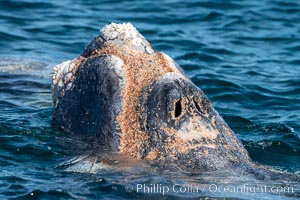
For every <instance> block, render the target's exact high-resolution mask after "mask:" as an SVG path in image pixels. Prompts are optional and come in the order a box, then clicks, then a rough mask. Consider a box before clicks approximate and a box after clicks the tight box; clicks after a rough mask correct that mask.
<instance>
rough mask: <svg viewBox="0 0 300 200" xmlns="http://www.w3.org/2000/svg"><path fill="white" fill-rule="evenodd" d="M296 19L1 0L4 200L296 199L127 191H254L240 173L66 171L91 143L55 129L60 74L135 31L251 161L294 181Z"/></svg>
mask: <svg viewBox="0 0 300 200" xmlns="http://www.w3.org/2000/svg"><path fill="white" fill-rule="evenodd" d="M299 21H300V2H299V1H296V0H245V1H233V0H228V1H227V0H226V1H225V0H224V1H222V0H203V1H195V0H190V1H177V0H163V1H150V0H149V1H148V0H147V1H113V0H111V1H110V0H103V1H100V0H76V1H73V0H61V1H57V0H47V1H46V0H1V1H0V47H1V48H0V199H191V198H193V199H299V198H300V187H299V179H298V182H297V180H296V182H295V181H294V182H293V185H294V186H295V188H293V189H294V191H293V192H285V194H281V193H276V194H275V193H270V192H260V193H255V194H254V193H251V192H242V193H234V192H231V193H230V192H221V193H219V192H214V188H211V190H207V188H206V190H205V191H201V192H188V191H186V192H173V193H172V192H168V193H166V194H162V193H161V192H152V193H151V192H144V193H143V192H137V191H136V190H134V191H130V189H131V188H130V187H133V189H136V188H134V187H135V186H136V184H147V185H148V186H151V185H150V184H161V185H160V186H165V187H169V188H171V186H172V185H174V184H187V183H193V184H195V185H196V186H198V188H200V189H201V188H202V189H204V186H203V185H206V186H209V185H207V184H215V185H218V184H221V183H222V184H223V185H224V184H226V183H227V184H233V183H236V184H238V185H243V184H249V182H247V181H250V180H248V178H249V177H246V176H245V177H244V176H242V175H241V174H239V173H237V174H230V173H227V172H223V173H222V172H210V173H204V174H189V173H183V172H182V173H181V172H177V173H173V172H172V173H170V172H166V171H164V169H159V167H156V166H147V165H146V164H145V163H135V162H139V161H134V160H130V158H123V161H122V162H121V163H122V165H117V164H116V163H113V164H112V166H115V167H113V168H112V169H111V170H107V169H105V170H100V172H99V173H96V174H90V173H72V172H67V171H65V170H62V169H61V168H60V167H57V166H59V165H60V164H61V163H63V162H65V161H66V160H68V159H71V158H73V157H75V156H78V155H81V154H83V153H85V152H84V151H85V147H86V146H88V144H86V143H84V141H80V140H79V139H76V138H71V137H70V136H68V135H65V134H63V133H58V132H55V131H54V130H52V128H51V115H52V112H53V105H52V100H51V89H50V84H51V78H50V74H51V73H52V66H53V65H55V64H57V63H60V62H62V61H64V60H68V59H72V58H74V57H76V56H78V55H79V54H80V53H81V52H82V50H83V48H84V47H85V46H86V45H87V44H88V43H89V42H90V41H91V40H92V39H93V38H94V37H95V36H97V35H98V33H99V32H98V31H99V29H100V28H101V27H103V26H104V25H106V24H108V23H110V22H119V23H120V22H131V23H133V24H134V26H136V27H137V29H138V30H139V31H140V32H141V33H142V34H143V35H144V36H145V37H146V38H147V39H148V41H149V42H150V43H151V44H152V46H153V47H154V48H155V49H156V50H157V51H164V52H165V53H167V54H168V55H170V56H171V57H173V58H174V59H175V61H176V62H178V63H179V64H180V65H181V66H182V67H183V68H184V70H185V71H186V73H187V74H188V76H189V77H190V78H191V79H192V81H193V82H194V83H195V84H196V85H197V86H199V87H200V88H201V89H202V90H203V91H204V92H205V93H206V95H207V96H208V97H209V98H210V100H211V101H212V103H213V105H214V107H215V108H216V110H217V111H218V112H219V113H220V114H221V115H222V116H223V117H224V119H225V121H226V122H227V123H228V124H229V126H230V127H231V128H232V129H233V131H234V132H235V134H236V135H237V137H238V138H239V139H240V140H241V141H242V143H243V144H244V145H245V147H246V149H247V150H248V152H249V154H250V156H251V158H252V159H253V161H254V162H256V163H258V164H263V165H268V166H271V167H272V168H275V169H278V170H281V171H286V172H289V173H291V174H292V175H296V174H299V171H300V23H299ZM79 147H80V148H79ZM118 159H119V160H122V158H116V160H118ZM130 163H131V165H130ZM132 163H134V166H133V165H132ZM126 166H127V167H126ZM136 166H139V167H136ZM149 168H151V169H149ZM228 174H230V175H228ZM254 183H255V184H257V185H264V184H267V185H268V186H271V185H272V184H274V183H272V182H263V181H260V180H252V179H251V184H254ZM284 183H285V184H286V186H288V185H290V184H291V182H290V181H289V180H285V182H284ZM128 184H130V185H129V186H128ZM210 186H212V185H210ZM128 187H129V189H128Z"/></svg>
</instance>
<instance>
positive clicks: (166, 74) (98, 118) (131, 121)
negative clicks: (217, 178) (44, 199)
mask: <svg viewBox="0 0 300 200" xmlns="http://www.w3.org/2000/svg"><path fill="white" fill-rule="evenodd" d="M54 71H55V73H54V75H53V84H52V91H53V102H54V107H55V109H54V113H53V127H55V128H57V129H60V130H63V131H64V132H66V133H69V134H76V135H81V136H83V137H85V138H88V139H89V140H91V145H92V144H94V143H96V144H97V145H98V146H101V147H103V149H108V150H109V151H111V152H118V153H121V154H124V155H129V156H131V157H133V158H137V159H145V160H150V161H155V162H156V161H161V162H163V163H175V164H177V165H178V166H179V167H180V168H183V169H187V170H191V169H196V170H200V171H210V170H219V169H224V168H226V169H230V168H232V169H234V170H236V169H241V170H242V171H249V172H251V173H256V174H260V175H261V174H266V173H264V172H263V173H259V170H258V168H257V166H256V165H255V164H254V163H253V162H252V161H251V160H250V158H249V155H248V153H247V151H246V149H245V148H244V146H243V145H242V144H241V142H240V141H239V140H238V139H237V137H236V136H235V135H234V133H233V132H232V130H231V129H230V128H229V127H228V126H227V124H226V122H225V121H224V120H223V118H222V117H221V116H220V115H219V114H218V112H217V111H216V110H215V109H214V108H213V106H212V103H211V102H210V101H209V99H208V98H207V97H206V95H205V94H204V93H203V91H202V90H201V89H199V88H198V87H197V86H195V85H194V84H193V83H192V81H191V80H190V79H189V78H188V77H187V76H186V75H185V74H184V72H183V70H182V69H181V68H180V66H179V65H178V64H176V63H175V62H174V61H173V60H172V59H171V58H170V57H169V56H167V55H166V54H164V53H162V52H156V51H154V50H153V49H152V47H151V45H150V44H149V43H148V42H147V41H146V39H145V38H144V37H143V36H142V35H141V34H139V33H138V31H137V30H136V29H135V28H134V27H133V26H132V25H131V24H129V23H127V24H114V23H112V24H110V25H107V26H105V27H104V28H103V29H101V31H100V35H99V36H97V37H96V38H95V39H94V40H93V41H92V42H91V43H90V44H89V45H88V46H87V47H86V48H85V50H84V52H83V53H82V54H81V55H80V56H79V57H77V58H75V59H74V60H71V61H66V62H64V63H62V64H59V65H57V66H56V67H55V68H54ZM99 151H100V150H99ZM261 170H263V169H261ZM263 171H264V170H263ZM269 172H270V171H269ZM269 174H270V173H269Z"/></svg>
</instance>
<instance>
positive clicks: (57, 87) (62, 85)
mask: <svg viewBox="0 0 300 200" xmlns="http://www.w3.org/2000/svg"><path fill="white" fill-rule="evenodd" d="M75 67H76V64H75V59H74V60H67V61H65V62H63V63H60V64H58V65H56V66H55V67H54V68H53V69H54V74H53V75H52V98H53V102H54V104H56V101H57V98H58V97H59V96H60V95H61V92H62V90H69V89H71V87H72V81H71V79H72V77H73V76H74V69H75Z"/></svg>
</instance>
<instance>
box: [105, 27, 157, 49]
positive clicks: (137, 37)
mask: <svg viewBox="0 0 300 200" xmlns="http://www.w3.org/2000/svg"><path fill="white" fill-rule="evenodd" d="M100 36H101V37H102V38H103V39H104V40H106V41H108V40H114V41H116V40H117V41H118V42H120V45H122V46H124V44H126V46H128V47H130V48H135V49H143V51H144V52H146V53H147V54H152V53H154V50H153V49H152V47H151V45H150V44H149V42H148V41H147V40H146V39H145V38H144V36H142V35H141V34H140V33H139V32H138V31H137V30H136V28H135V27H134V26H133V25H132V24H131V23H123V24H116V23H111V24H109V25H106V26H105V27H103V28H102V29H101V30H100Z"/></svg>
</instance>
